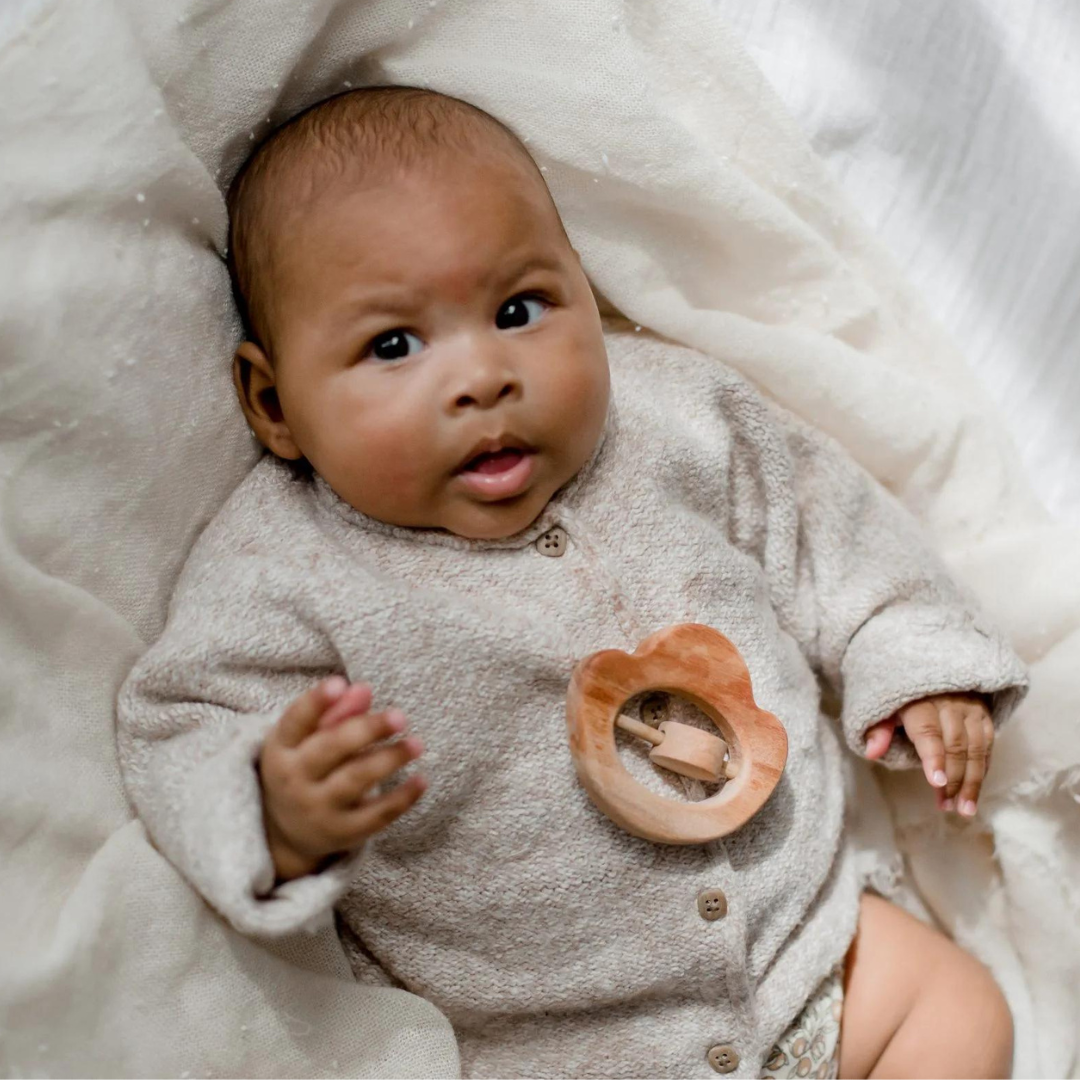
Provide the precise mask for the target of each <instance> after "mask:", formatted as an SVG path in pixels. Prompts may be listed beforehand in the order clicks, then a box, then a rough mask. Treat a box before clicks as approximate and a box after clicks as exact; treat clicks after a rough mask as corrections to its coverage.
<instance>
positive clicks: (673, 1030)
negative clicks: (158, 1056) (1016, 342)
mask: <svg viewBox="0 0 1080 1080" xmlns="http://www.w3.org/2000/svg"><path fill="white" fill-rule="evenodd" d="M608 331H609V332H608V335H607V341H608V350H609V356H610V361H611V371H612V396H611V405H610V408H609V412H608V416H607V423H606V427H605V430H604V433H603V436H602V438H601V440H600V442H599V443H598V445H597V447H596V450H595V452H594V454H593V456H592V458H591V459H590V461H589V462H588V463H587V464H586V465H585V467H584V468H583V469H582V470H581V471H580V472H579V473H578V474H577V475H576V476H575V477H574V478H573V479H572V480H571V481H570V482H569V483H568V484H566V485H565V486H564V487H563V488H562V489H561V490H560V491H559V492H558V493H556V495H555V497H554V498H553V499H552V500H551V501H550V502H549V504H548V505H547V507H546V508H545V509H544V511H543V512H542V513H541V514H540V516H539V517H538V518H537V519H536V520H535V521H534V522H533V523H532V524H530V525H529V526H528V527H527V528H526V529H524V530H523V531H521V532H519V533H517V534H515V535H513V536H510V537H506V538H503V539H496V540H471V539H465V538H462V537H458V536H455V535H452V534H449V533H447V532H445V531H442V530H438V529H414V528H401V527H396V526H392V525H388V524H386V523H382V522H378V521H375V520H373V519H371V518H369V517H367V516H365V515H363V514H361V513H359V512H358V511H356V510H355V509H353V508H351V507H349V506H348V505H347V504H345V503H344V502H343V501H342V500H340V499H339V498H338V497H337V496H336V495H335V494H334V492H333V491H332V490H331V489H330V488H329V487H328V485H326V484H325V483H324V482H323V481H322V480H321V479H320V478H318V477H315V478H314V479H311V478H305V477H303V476H298V475H296V474H294V472H293V471H292V470H290V469H289V468H288V467H287V466H285V465H283V464H282V463H281V462H278V461H276V460H275V459H273V458H271V457H266V458H264V459H263V460H262V462H260V464H259V465H258V466H257V467H256V468H255V470H254V471H253V472H252V473H251V475H250V476H249V477H248V478H247V479H246V480H245V481H244V482H243V483H242V484H241V485H240V487H239V488H238V489H237V490H236V492H235V493H234V494H233V496H232V498H231V499H230V500H229V501H228V503H227V504H226V505H225V507H224V508H223V509H222V511H221V512H220V514H219V515H218V516H217V517H216V518H215V519H214V521H213V522H211V524H210V525H209V526H208V527H207V529H206V530H205V532H204V533H203V534H202V536H201V537H200V539H199V541H198V543H197V544H196V546H195V549H194V550H193V552H192V555H191V557H190V559H189V561H188V563H187V565H186V567H185V570H184V572H183V574H182V576H181V579H180V582H179V585H178V588H177V591H176V594H175V596H174V599H173V602H172V605H171V609H170V616H169V621H168V624H167V627H166V630H165V633H164V635H163V637H162V638H161V639H160V641H158V643H157V644H156V645H155V646H153V647H152V648H151V649H150V650H149V651H148V652H147V653H146V654H145V655H144V656H143V658H142V659H141V660H140V661H139V663H138V664H137V665H136V667H135V668H134V670H133V671H132V673H131V675H130V677H129V679H128V681H127V683H126V684H125V686H124V688H123V692H122V694H121V698H120V710H119V721H120V728H119V746H120V753H121V758H122V762H123V766H124V769H125V776H126V782H127V785H128V789H129V792H130V795H131V797H132V799H133V802H134V803H135V806H136V807H137V809H138V811H139V813H140V814H141V815H142V817H143V819H144V820H145V822H146V824H147V826H148V828H149V830H150V833H151V835H152V836H153V838H154V841H155V843H156V844H157V845H158V846H159V847H160V849H161V850H162V852H164V853H165V855H166V856H167V857H168V858H170V859H171V860H172V861H173V862H174V863H175V864H176V865H177V867H178V868H179V869H180V870H181V872H182V873H183V874H184V875H185V876H186V877H187V878H188V880H189V881H190V882H191V883H192V884H193V885H194V886H195V888H196V889H198V890H199V891H200V892H201V893H202V894H203V896H205V898H206V899H207V900H208V901H209V902H210V904H212V905H213V906H214V907H215V908H216V909H217V910H218V911H220V912H221V913H222V914H223V915H224V916H225V917H226V918H227V919H229V920H230V921H231V922H232V923H233V925H235V926H236V927H237V928H238V929H240V930H241V931H243V932H245V933H248V934H253V935H278V934H283V933H287V932H290V931H293V930H295V929H296V928H297V927H300V926H305V925H306V926H313V925H317V924H318V923H319V922H320V921H321V920H325V919H327V918H329V917H330V912H331V909H332V906H334V905H336V906H337V910H338V916H339V920H340V923H341V926H342V930H343V932H344V936H345V938H346V940H347V941H348V942H350V943H351V948H350V951H351V952H352V954H353V957H354V959H355V962H356V969H357V972H358V977H360V978H361V979H365V980H370V981H372V982H381V983H387V984H392V985H396V986H400V987H404V988H406V989H409V990H411V991H414V992H415V993H418V994H421V995H423V996H424V997H426V998H428V999H430V1000H431V1001H432V1002H434V1003H435V1004H436V1005H437V1006H438V1007H439V1008H440V1009H441V1010H443V1012H444V1013H445V1014H446V1015H447V1016H448V1017H449V1019H450V1021H451V1022H452V1024H453V1026H454V1029H455V1031H456V1033H457V1035H458V1038H459V1043H460V1047H461V1055H462V1068H463V1072H464V1073H465V1075H468V1076H477V1077H479V1076H501V1077H509V1076H537V1077H539V1076H575V1077H579V1076H580V1077H606V1076H625V1077H632V1076H648V1077H658V1076H680V1077H690V1076H702V1077H705V1076H710V1075H713V1072H712V1069H711V1067H710V1065H709V1063H708V1059H707V1055H708V1051H709V1049H710V1048H711V1047H713V1046H715V1045H718V1044H724V1045H726V1046H729V1047H732V1048H734V1051H735V1053H736V1054H737V1056H738V1060H739V1064H738V1066H737V1067H736V1069H735V1071H734V1073H733V1075H737V1076H756V1075H758V1071H759V1069H760V1067H761V1065H762V1064H763V1062H764V1060H765V1058H766V1056H767V1054H768V1052H769V1051H770V1049H771V1048H772V1046H773V1044H774V1042H775V1041H776V1039H777V1037H778V1036H780V1035H781V1033H782V1032H783V1031H784V1030H785V1029H786V1028H787V1027H788V1025H789V1024H790V1023H791V1021H792V1020H793V1019H794V1018H795V1017H796V1016H797V1015H798V1014H799V1012H800V1010H801V1009H802V1008H803V1006H804V1005H805V1004H806V1002H807V1001H808V1000H809V999H810V997H811V995H812V994H813V992H814V991H815V989H816V988H817V987H818V986H819V984H820V983H821V982H822V980H823V979H824V978H825V977H826V976H827V975H828V974H829V972H830V971H832V970H833V968H834V967H835V965H836V964H837V963H838V962H839V961H840V960H841V959H842V958H843V956H844V954H845V952H846V950H847V949H848V946H849V944H850V942H851V939H852V936H853V934H854V931H855V925H856V917H857V907H858V895H859V890H860V883H859V881H858V879H857V875H856V873H855V870H854V865H853V860H852V858H851V857H850V853H849V849H848V847H847V845H846V844H845V841H844V828H843V811H844V805H843V804H844V795H843V784H842V782H841V755H842V754H843V753H845V752H846V751H845V750H844V743H845V742H846V744H847V746H848V747H849V748H850V749H851V750H853V751H855V752H856V753H862V746H863V741H862V740H863V734H864V732H865V731H866V729H867V727H868V726H870V725H871V724H873V723H875V722H876V721H878V720H881V719H883V718H885V717H887V716H888V715H889V714H891V713H892V712H893V711H894V710H895V709H896V708H897V707H898V706H900V705H902V704H904V703H905V702H908V701H911V700H914V699H917V698H920V697H923V696H925V695H927V694H931V693H935V692H939V691H949V690H979V691H983V692H986V693H987V694H990V695H992V698H991V700H992V707H993V715H994V719H995V722H996V723H998V724H1000V723H1001V721H1002V720H1004V719H1005V717H1006V716H1007V715H1008V714H1009V713H1010V712H1011V710H1012V708H1013V707H1014V706H1015V704H1016V703H1017V701H1018V700H1019V698H1020V697H1021V696H1022V695H1023V693H1024V692H1025V689H1026V674H1025V670H1024V667H1023V665H1022V663H1021V662H1020V660H1019V659H1018V658H1017V657H1016V656H1015V655H1014V653H1013V652H1012V650H1011V649H1010V648H1009V646H1008V645H1007V644H1006V642H1005V641H1004V640H1003V638H1002V637H1001V636H1000V635H999V634H998V633H997V632H996V630H995V629H994V628H993V627H992V626H990V625H989V624H988V623H987V622H986V621H985V619H984V618H983V617H982V616H981V614H980V613H979V612H978V611H977V609H976V606H975V604H974V601H973V600H972V599H971V598H970V597H969V596H968V595H967V594H966V592H964V591H962V590H961V589H959V588H958V587H957V586H956V585H955V584H953V583H952V582H951V580H950V578H949V576H948V575H947V573H946V571H945V570H944V568H943V565H942V564H941V563H940V562H939V560H938V559H937V557H936V556H935V555H934V554H933V553H932V552H931V550H930V549H929V548H928V546H927V544H926V543H925V541H924V539H923V536H922V534H921V532H920V529H919V527H918V525H917V524H916V523H915V522H914V520H913V519H911V518H910V517H909V516H908V515H907V514H906V513H905V512H904V511H903V510H902V509H901V507H900V506H899V504H898V503H897V502H896V501H895V500H894V499H893V498H892V496H890V495H889V494H888V493H887V492H885V491H884V490H883V489H882V488H880V487H879V486H878V485H876V484H875V483H874V482H873V481H872V480H871V479H870V478H869V477H868V475H867V474H866V473H865V472H863V471H862V470H861V469H860V468H859V467H858V466H857V465H855V463H854V462H852V461H851V460H850V459H849V458H848V457H847V456H846V455H844V454H843V453H842V452H841V451H840V449H839V447H838V446H837V445H836V444H834V443H832V442H831V441H830V440H829V439H827V438H826V437H824V436H822V435H820V434H818V433H816V432H815V431H814V430H812V429H811V428H809V427H808V426H807V425H805V424H803V423H801V422H798V421H796V420H795V419H794V418H793V417H791V416H790V415H788V414H786V413H784V412H783V411H782V410H780V409H779V408H778V407H777V406H775V405H774V404H772V403H770V402H768V401H767V400H766V399H764V398H763V397H762V396H761V395H760V393H758V392H757V391H756V390H755V389H754V388H753V387H752V386H751V385H750V384H749V383H748V382H747V381H746V380H744V379H743V378H742V377H741V376H738V375H736V374H735V373H734V372H733V371H731V370H730V369H727V368H725V367H723V366H722V365H720V364H718V363H717V362H715V361H714V360H712V359H706V358H704V357H702V356H700V355H699V354H697V353H695V352H693V351H692V350H689V349H685V348H682V347H678V346H674V345H671V344H670V343H666V342H662V341H659V340H656V339H652V338H650V337H649V336H648V335H647V334H635V333H633V332H632V331H629V330H628V329H622V328H618V327H611V326H609V328H608ZM360 467H362V463H361V465H360ZM555 527H559V528H562V529H563V530H565V532H566V534H567V537H568V542H567V546H566V550H565V553H564V554H563V555H562V556H561V557H557V558H555V557H548V556H545V555H544V554H543V553H542V551H541V550H539V546H538V544H537V542H538V541H540V543H541V546H542V543H543V542H542V539H541V538H542V537H543V535H544V534H545V533H546V532H548V531H549V530H551V529H552V528H555ZM682 622H698V623H706V624H708V625H711V626H713V627H715V628H717V629H718V630H720V631H721V632H722V633H724V634H726V635H727V636H728V637H729V638H730V639H731V640H732V641H733V642H734V643H735V645H736V646H737V648H738V649H739V650H740V652H741V654H742V656H743V658H744V659H745V661H746V663H747V665H748V667H749V670H750V674H751V678H752V681H753V690H754V694H755V697H756V700H757V702H758V704H759V705H760V706H761V707H762V708H764V709H767V710H769V711H770V712H772V713H774V714H775V715H776V716H777V717H778V718H779V719H780V720H781V722H782V723H783V724H784V727H785V728H786V730H787V735H788V740H789V758H788V763H787V767H786V770H785V773H784V775H783V778H782V779H781V781H780V783H779V785H778V786H777V788H776V790H775V791H774V793H773V795H772V797H771V798H770V800H769V802H768V803H767V804H766V805H765V806H764V808H763V809H762V810H761V811H759V813H758V814H757V815H756V816H755V817H754V818H753V819H751V821H749V822H748V823H747V824H746V825H745V826H744V827H743V828H742V829H741V830H739V831H738V832H736V833H734V834H732V835H730V836H728V837H726V838H725V839H724V840H722V841H716V842H714V843H712V844H707V845H700V846H697V845H695V846H667V845H659V844H653V843H650V842H647V841H644V840H640V839H638V838H635V837H633V836H630V835H629V834H627V833H625V832H623V831H622V830H620V829H619V828H618V827H617V826H615V825H614V824H613V823H612V822H611V821H610V820H608V818H606V817H605V816H604V815H603V814H602V813H601V812H600V811H599V810H597V808H596V807H595V806H594V805H593V804H592V803H591V802H590V800H589V799H588V797H587V795H586V794H585V792H584V790H583V788H582V787H581V786H580V785H579V783H578V782H577V780H576V777H575V773H574V768H573V765H572V761H571V757H570V753H569V749H568V745H567V739H566V721H565V700H566V690H567V683H568V678H569V675H570V672H571V669H572V668H573V666H574V664H575V663H576V662H577V661H578V660H579V659H580V658H581V657H583V656H585V655H587V654H589V653H592V652H594V651H596V650H599V649H605V648H621V649H625V650H627V651H632V650H633V649H634V648H635V647H636V646H637V644H638V643H639V642H640V641H641V639H642V638H644V637H646V636H647V635H649V634H651V633H653V632H654V631H656V630H658V629H660V628H662V627H665V626H669V625H672V624H675V623H682ZM333 672H341V673H344V674H346V675H348V677H349V678H350V679H352V680H364V681H370V683H371V684H372V686H373V690H374V700H373V705H372V708H373V709H384V708H387V707H388V706H390V705H396V706H398V707H400V708H402V709H403V710H404V711H405V713H406V714H407V716H408V718H409V722H410V729H411V732H412V733H414V734H415V735H417V736H419V737H420V738H421V739H422V741H423V742H424V744H425V747H426V751H425V754H424V757H423V759H422V767H423V770H424V772H425V773H426V774H427V776H428V777H429V779H430V787H429V790H428V791H427V792H426V793H425V795H424V797H423V798H422V799H421V800H420V802H419V803H417V804H416V806H415V807H414V808H413V809H411V810H410V811H409V812H408V813H407V814H405V815H404V816H402V817H401V818H400V819H399V820H398V821H396V822H395V823H394V824H393V825H392V826H390V827H389V828H388V829H387V830H386V831H385V832H384V833H382V834H380V835H379V836H378V837H377V838H376V839H375V840H374V841H372V842H371V843H370V844H369V845H367V847H366V848H365V849H364V850H363V851H362V852H360V853H359V854H353V855H350V856H348V857H346V858H343V859H342V860H341V861H339V862H338V863H337V864H335V865H333V866H331V867H330V868H328V869H326V870H324V871H323V872H322V873H321V874H318V875H312V876H309V877H307V878H303V879H300V880H297V881H294V882H290V883H288V884H284V885H281V886H279V887H277V888H274V873H273V868H272V864H271V860H270V857H269V854H268V851H267V846H266V843H265V840H264V837H263V832H262V825H261V804H260V797H259V787H258V781H257V778H256V774H255V770H254V768H253V762H254V761H255V758H256V756H257V754H258V750H259V747H260V745H261V740H262V738H263V736H264V733H265V731H266V730H267V728H268V726H269V725H271V724H272V723H273V722H274V721H275V720H276V719H277V717H278V716H279V715H280V714H281V711H282V709H283V708H284V707H285V706H286V705H287V703H288V702H290V701H291V700H292V699H293V698H295V697H296V696H297V695H298V694H299V693H300V692H302V691H303V690H304V689H306V688H307V687H309V686H310V685H312V683H313V682H314V681H315V680H317V679H319V678H322V677H324V676H326V675H329V674H331V673H333ZM815 676H820V678H821V680H823V682H824V683H825V684H826V685H827V686H829V687H831V688H832V690H833V691H835V692H836V693H837V694H838V695H840V696H841V698H842V710H841V712H840V718H839V719H840V723H839V727H838V726H837V725H836V724H835V722H834V721H832V720H830V719H829V718H828V717H827V716H825V715H824V714H823V712H822V710H821V707H820V696H821V694H820V691H821V687H820V686H819V683H818V679H817V678H816V677H815ZM625 758H626V760H627V764H628V767H630V768H631V771H632V772H634V774H635V775H637V776H639V778H641V779H642V781H643V782H645V783H649V784H650V785H653V786H656V787H657V788H658V789H665V788H666V789H667V790H670V789H671V782H670V780H669V779H666V778H663V777H660V776H658V775H651V774H650V770H651V766H650V767H649V770H646V769H644V768H643V766H642V761H643V759H642V757H641V755H640V753H635V752H634V751H633V750H632V749H628V750H627V751H626V753H625ZM886 764H887V765H889V766H893V767H904V766H912V765H914V764H917V758H916V757H915V755H914V754H913V752H912V751H911V748H910V746H908V745H905V744H903V743H902V742H901V741H900V740H899V739H898V740H896V742H895V743H894V746H893V747H892V748H891V749H890V751H889V754H888V755H887V758H886ZM672 797H677V793H672ZM927 797H928V798H929V797H930V796H929V792H928V794H927ZM707 888H721V889H723V891H724V892H725V894H726V896H727V900H728V913H727V915H726V916H725V917H724V918H722V919H719V920H716V921H706V920H704V919H703V918H702V917H701V916H700V915H699V913H698V910H697V905H696V897H697V895H698V893H699V892H700V891H701V890H703V889H707Z"/></svg>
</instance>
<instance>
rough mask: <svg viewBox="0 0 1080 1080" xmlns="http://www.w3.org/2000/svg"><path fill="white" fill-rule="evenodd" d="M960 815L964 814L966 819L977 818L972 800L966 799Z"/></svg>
mask: <svg viewBox="0 0 1080 1080" xmlns="http://www.w3.org/2000/svg"><path fill="white" fill-rule="evenodd" d="M960 813H961V814H963V815H964V817H974V816H975V804H974V803H973V802H972V801H971V800H970V799H965V800H964V801H963V802H962V803H961V804H960Z"/></svg>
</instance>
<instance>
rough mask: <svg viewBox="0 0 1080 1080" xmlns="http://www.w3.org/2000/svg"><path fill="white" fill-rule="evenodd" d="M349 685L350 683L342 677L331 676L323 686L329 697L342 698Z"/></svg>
mask: <svg viewBox="0 0 1080 1080" xmlns="http://www.w3.org/2000/svg"><path fill="white" fill-rule="evenodd" d="M348 685H349V684H348V681H347V680H346V679H343V678H342V677H341V676H340V675H331V676H330V678H329V679H327V680H326V682H325V683H324V684H323V691H324V692H325V693H326V695H327V696H328V697H340V696H341V695H342V694H343V693H344V692H345V687H346V686H348Z"/></svg>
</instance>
